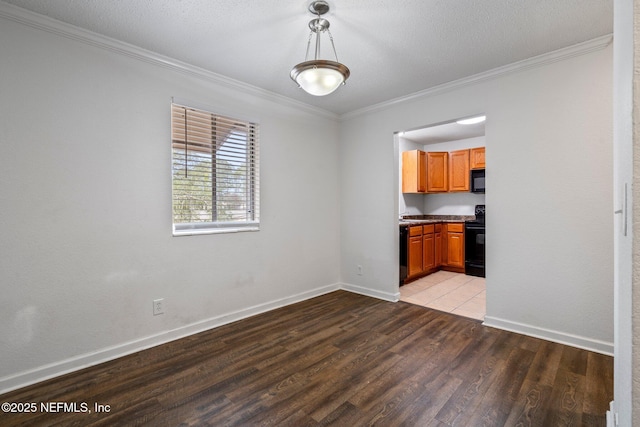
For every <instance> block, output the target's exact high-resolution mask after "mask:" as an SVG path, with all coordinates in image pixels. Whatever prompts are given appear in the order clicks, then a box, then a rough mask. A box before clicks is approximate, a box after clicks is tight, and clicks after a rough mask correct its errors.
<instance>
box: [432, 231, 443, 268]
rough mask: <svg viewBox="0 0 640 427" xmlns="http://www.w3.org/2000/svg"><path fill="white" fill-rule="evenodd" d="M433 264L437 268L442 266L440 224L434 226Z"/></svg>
mask: <svg viewBox="0 0 640 427" xmlns="http://www.w3.org/2000/svg"><path fill="white" fill-rule="evenodd" d="M433 237H434V242H433V246H434V263H435V267H436V268H439V267H440V266H441V265H442V224H436V225H435V232H434V236H433Z"/></svg>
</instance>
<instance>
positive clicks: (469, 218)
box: [397, 115, 486, 320]
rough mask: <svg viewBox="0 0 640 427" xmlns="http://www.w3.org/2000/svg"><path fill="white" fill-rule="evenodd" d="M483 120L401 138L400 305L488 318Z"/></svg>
mask: <svg viewBox="0 0 640 427" xmlns="http://www.w3.org/2000/svg"><path fill="white" fill-rule="evenodd" d="M485 120H486V117H485V116H483V115H476V116H474V117H471V118H464V119H458V120H454V121H451V122H449V123H440V124H437V125H433V126H428V127H423V128H420V129H414V130H410V131H404V132H399V133H398V134H397V139H398V149H399V156H398V159H399V162H400V165H399V171H400V176H399V185H400V188H399V196H400V197H399V212H400V218H399V219H400V222H399V226H400V227H399V229H400V238H399V242H400V254H399V265H400V268H399V270H400V271H399V284H400V299H401V300H402V301H405V302H409V303H413V304H418V305H423V306H427V307H430V308H433V309H436V310H441V311H447V312H452V313H454V314H458V315H462V316H465V317H471V318H476V319H479V320H483V318H484V314H485V312H486V302H485V300H486V296H485V295H486V293H485V279H484V277H485V245H484V241H485V221H484V215H485V185H484V184H485V126H484V124H485Z"/></svg>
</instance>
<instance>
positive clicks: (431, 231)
mask: <svg viewBox="0 0 640 427" xmlns="http://www.w3.org/2000/svg"><path fill="white" fill-rule="evenodd" d="M440 269H444V270H448V271H455V272H459V273H464V223H461V222H460V223H446V224H442V223H437V224H427V225H423V226H419V225H414V226H411V227H409V238H408V240H407V279H408V280H411V279H416V278H418V277H421V276H425V275H427V274H430V273H433V272H435V271H438V270H440Z"/></svg>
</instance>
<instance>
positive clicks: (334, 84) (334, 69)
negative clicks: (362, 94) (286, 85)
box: [290, 1, 350, 96]
mask: <svg viewBox="0 0 640 427" xmlns="http://www.w3.org/2000/svg"><path fill="white" fill-rule="evenodd" d="M309 11H310V12H311V13H313V14H314V15H317V16H318V17H317V18H316V19H312V20H311V21H309V28H310V29H311V32H310V33H309V40H308V41H307V53H306V55H305V58H304V62H301V63H299V64H298V65H296V66H295V67H293V69H292V70H291V74H290V75H291V79H292V80H293V81H294V82H296V83H297V84H298V86H300V87H301V88H302V89H303V90H304V91H305V92H307V93H309V94H311V95H315V96H324V95H329V94H330V93H331V92H333V91H335V90H336V89H338V87H339V86H340V85H341V84H344V83H345V82H346V80H347V79H348V78H349V74H350V71H349V69H348V68H347V67H346V66H345V65H343V64H341V63H339V62H338V55H337V54H336V46H335V45H334V44H333V36H332V35H331V31H329V21H327V20H326V19H324V18H321V16H322V15H324V14H325V13H327V12H328V11H329V4H328V3H327V2H326V1H314V2H313V3H311V4H310V5H309ZM324 32H327V33H328V34H329V40H331V47H332V48H333V55H334V56H335V58H336V60H335V61H331V60H326V59H318V57H319V56H320V35H321V34H322V33H324ZM314 34H315V36H316V40H315V42H316V43H315V54H314V58H313V60H311V61H309V60H308V57H309V48H310V46H311V39H312V38H313V35H314Z"/></svg>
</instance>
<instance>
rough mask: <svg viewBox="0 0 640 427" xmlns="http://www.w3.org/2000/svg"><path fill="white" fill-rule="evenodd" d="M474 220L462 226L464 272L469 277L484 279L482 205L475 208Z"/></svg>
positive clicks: (483, 209)
mask: <svg viewBox="0 0 640 427" xmlns="http://www.w3.org/2000/svg"><path fill="white" fill-rule="evenodd" d="M475 210H476V220H475V221H467V222H465V224H464V239H465V241H464V264H465V265H464V271H465V274H467V275H469V276H477V277H485V223H484V212H485V207H484V205H477V206H476V209H475Z"/></svg>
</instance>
